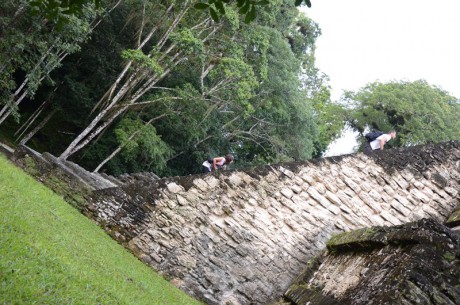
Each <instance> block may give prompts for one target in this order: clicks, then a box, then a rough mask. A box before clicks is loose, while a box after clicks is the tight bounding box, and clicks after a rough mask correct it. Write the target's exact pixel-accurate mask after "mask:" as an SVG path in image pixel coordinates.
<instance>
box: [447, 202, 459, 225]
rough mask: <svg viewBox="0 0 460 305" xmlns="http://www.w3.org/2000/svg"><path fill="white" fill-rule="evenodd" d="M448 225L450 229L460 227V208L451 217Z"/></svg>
mask: <svg viewBox="0 0 460 305" xmlns="http://www.w3.org/2000/svg"><path fill="white" fill-rule="evenodd" d="M446 225H447V226H449V227H455V226H458V225H460V206H458V207H457V208H456V209H455V210H454V211H453V212H452V214H451V215H450V216H449V219H447V221H446Z"/></svg>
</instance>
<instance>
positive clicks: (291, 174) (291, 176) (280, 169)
mask: <svg viewBox="0 0 460 305" xmlns="http://www.w3.org/2000/svg"><path fill="white" fill-rule="evenodd" d="M278 170H279V171H280V172H282V173H283V174H285V175H286V176H288V177H289V178H293V177H294V176H295V175H294V173H293V172H291V171H290V170H288V169H287V168H284V167H282V166H280V167H279V168H278Z"/></svg>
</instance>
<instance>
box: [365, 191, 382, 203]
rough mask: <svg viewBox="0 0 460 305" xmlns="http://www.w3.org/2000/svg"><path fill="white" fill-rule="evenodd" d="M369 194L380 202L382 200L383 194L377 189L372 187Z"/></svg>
mask: <svg viewBox="0 0 460 305" xmlns="http://www.w3.org/2000/svg"><path fill="white" fill-rule="evenodd" d="M368 195H369V196H370V197H371V198H372V199H374V200H375V201H376V202H379V201H381V200H382V195H380V193H379V192H378V191H377V190H376V189H375V188H373V189H371V190H370V191H369V192H368Z"/></svg>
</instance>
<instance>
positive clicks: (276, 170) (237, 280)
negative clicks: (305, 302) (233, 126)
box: [87, 142, 460, 305]
mask: <svg viewBox="0 0 460 305" xmlns="http://www.w3.org/2000/svg"><path fill="white" fill-rule="evenodd" d="M459 147H460V143H459V142H448V143H442V144H437V145H429V146H421V147H412V148H406V149H393V150H387V151H381V152H377V153H374V154H373V155H371V156H366V155H364V154H361V153H358V154H353V155H346V156H341V157H331V158H324V159H318V160H312V161H309V162H302V163H290V164H281V165H273V166H266V167H263V168H254V169H248V170H245V171H228V172H222V173H217V174H210V175H194V176H187V177H175V178H168V179H159V180H154V179H152V181H138V182H135V183H131V184H125V185H123V186H121V187H115V188H108V189H103V190H99V191H96V192H94V193H93V196H92V199H91V201H92V203H91V205H90V206H89V208H88V211H87V213H88V214H90V215H91V216H92V217H93V218H94V219H96V220H97V221H98V222H99V223H100V224H101V225H102V226H103V227H104V228H105V229H106V230H107V231H108V232H109V233H110V234H111V235H112V236H113V237H114V238H116V239H117V240H118V241H119V242H121V243H122V244H124V245H125V246H126V247H128V248H129V249H130V250H131V251H132V252H133V253H135V254H136V255H137V256H138V257H139V258H140V259H141V260H143V261H144V262H145V263H147V264H149V265H151V266H152V267H153V268H154V269H156V270H158V271H159V272H161V273H163V274H164V275H165V276H167V277H168V278H169V279H170V280H172V282H173V283H174V284H175V285H177V286H178V287H180V288H181V289H183V290H184V291H186V292H187V293H189V294H191V295H192V296H195V297H197V298H199V299H202V300H203V301H204V302H205V303H207V304H235V305H236V304H269V303H270V302H273V301H275V300H277V299H279V298H281V297H282V295H283V293H284V292H285V291H286V289H287V287H288V286H289V284H290V283H291V281H292V280H293V279H294V278H295V277H296V276H298V275H299V273H300V272H301V271H302V270H303V269H304V267H305V264H306V263H307V261H308V260H309V259H310V258H312V257H313V256H314V255H316V254H318V253H319V252H320V251H322V250H323V249H324V248H325V243H326V242H327V241H328V239H329V238H330V237H331V236H332V235H333V234H336V233H339V232H344V231H350V230H355V229H359V228H363V227H370V226H394V225H400V224H403V223H407V222H412V221H416V220H419V219H422V218H432V219H435V220H437V221H439V222H441V223H444V222H445V221H446V219H447V218H448V216H449V215H450V213H451V212H452V211H453V210H454V209H455V208H456V206H457V205H458V203H459V195H458V192H459V190H460V188H459V183H460V150H459Z"/></svg>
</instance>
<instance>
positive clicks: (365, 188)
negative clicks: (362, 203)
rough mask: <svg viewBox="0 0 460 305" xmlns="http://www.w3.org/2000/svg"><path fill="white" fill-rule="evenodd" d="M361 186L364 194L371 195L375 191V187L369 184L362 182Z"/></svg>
mask: <svg viewBox="0 0 460 305" xmlns="http://www.w3.org/2000/svg"><path fill="white" fill-rule="evenodd" d="M359 186H360V187H361V189H362V190H363V191H364V192H367V193H369V192H370V191H371V190H372V189H373V187H372V186H371V185H370V184H369V183H367V182H362V183H360V185H359Z"/></svg>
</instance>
